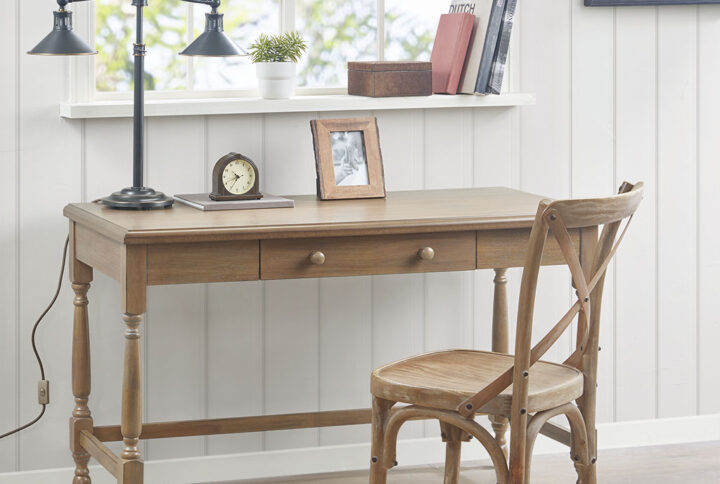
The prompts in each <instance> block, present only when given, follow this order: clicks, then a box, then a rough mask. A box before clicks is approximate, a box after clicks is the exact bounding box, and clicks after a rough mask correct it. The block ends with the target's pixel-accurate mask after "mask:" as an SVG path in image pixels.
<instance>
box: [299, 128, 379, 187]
mask: <svg viewBox="0 0 720 484" xmlns="http://www.w3.org/2000/svg"><path fill="white" fill-rule="evenodd" d="M310 128H311V130H312V135H313V146H314V149H315V167H316V169H317V194H318V197H319V198H320V199H321V200H341V199H352V198H384V197H385V175H384V170H383V161H382V152H381V150H380V135H379V132H378V127H377V119H376V118H349V119H314V120H312V121H310Z"/></svg>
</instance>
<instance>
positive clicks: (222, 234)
mask: <svg viewBox="0 0 720 484" xmlns="http://www.w3.org/2000/svg"><path fill="white" fill-rule="evenodd" d="M294 198H295V202H296V206H295V208H292V209H269V210H252V211H251V210H248V211H221V212H201V211H198V210H195V209H192V208H189V207H186V206H183V205H179V204H178V205H176V206H175V208H173V209H171V210H164V211H149V212H128V211H117V210H110V209H107V208H104V207H102V206H101V205H98V204H92V203H80V204H70V205H68V206H67V207H65V211H64V213H65V215H66V216H67V217H68V218H69V219H70V242H71V243H70V256H71V257H70V261H71V262H70V279H71V281H72V287H73V290H74V292H75V299H74V304H75V315H74V330H73V362H72V363H73V371H72V375H73V379H72V390H73V395H74V396H75V408H74V409H73V412H72V417H71V419H70V448H71V450H72V453H73V458H74V460H75V464H76V470H75V476H76V477H75V481H74V482H75V483H76V484H79V483H88V482H89V479H88V478H87V476H88V470H87V464H88V461H89V459H90V456H93V457H95V458H96V459H97V460H98V461H99V462H100V464H102V465H103V466H104V467H105V468H106V469H107V470H108V471H109V472H111V473H112V474H113V475H114V476H115V477H116V478H117V481H118V482H119V483H125V484H129V483H133V484H139V483H142V481H143V462H142V459H141V455H140V451H139V450H138V441H139V440H140V439H153V438H162V437H180V436H194V435H213V434H226V433H240V432H257V431H263V430H282V429H297V428H309V427H322V426H336V425H356V424H363V423H369V422H370V411H369V409H358V410H339V411H329V412H314V413H304V414H292V415H270V416H258V417H243V418H229V419H215V420H196V421H186V422H164V423H150V424H143V423H142V405H141V402H142V394H141V388H142V387H141V384H140V375H141V369H140V336H141V334H140V326H141V324H142V320H143V313H145V310H146V289H147V286H150V285H161V284H183V283H206V282H228V281H250V280H261V279H263V280H265V279H294V278H303V277H333V276H356V275H371V274H397V273H414V272H444V271H464V270H473V269H495V278H494V281H495V297H494V308H493V335H492V348H493V350H494V351H500V352H508V338H507V334H508V322H507V295H506V289H505V287H506V282H507V279H506V276H505V271H506V269H507V268H508V267H517V266H521V265H522V264H523V262H524V254H525V245H526V241H527V239H528V236H529V233H530V227H531V225H532V221H533V219H534V216H535V212H536V210H537V205H538V202H539V201H540V200H541V197H539V196H537V195H532V194H528V193H523V192H519V191H516V190H511V189H507V188H478V189H461V190H433V191H412V192H397V193H390V194H388V197H387V199H384V200H348V201H332V202H320V201H318V200H317V199H316V198H315V197H311V196H300V197H294ZM572 236H573V239H574V241H575V242H576V243H578V240H579V237H578V234H577V233H573V234H572ZM578 248H579V247H578ZM543 263H544V264H547V265H550V264H561V263H563V259H562V255H561V253H560V251H559V248H558V247H557V246H554V245H553V242H551V241H548V247H547V248H546V253H545V259H544V260H543ZM94 269H96V270H99V271H101V272H103V273H105V274H107V275H108V276H110V277H112V278H114V279H116V280H118V281H119V282H120V284H121V288H122V308H121V313H122V318H123V320H124V321H125V324H126V331H125V358H124V363H123V365H124V375H123V392H122V418H121V424H120V425H119V426H107V427H95V426H93V420H92V416H91V412H90V409H89V407H88V398H89V396H90V341H89V327H88V326H89V321H88V313H87V305H88V299H87V293H88V290H89V288H90V282H91V281H92V277H93V270H94ZM491 420H492V418H491ZM493 428H494V429H495V432H496V439H497V440H498V441H500V442H504V440H505V432H506V430H507V422H506V421H505V420H504V419H501V418H498V419H494V420H493ZM120 440H122V441H123V442H124V447H123V450H122V452H121V454H120V456H116V455H114V454H113V453H112V452H111V451H110V450H109V449H108V448H107V447H106V446H105V445H104V444H103V442H109V441H120Z"/></svg>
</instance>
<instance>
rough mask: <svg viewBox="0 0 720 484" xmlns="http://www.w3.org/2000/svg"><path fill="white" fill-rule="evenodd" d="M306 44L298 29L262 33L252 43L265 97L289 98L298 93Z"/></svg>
mask: <svg viewBox="0 0 720 484" xmlns="http://www.w3.org/2000/svg"><path fill="white" fill-rule="evenodd" d="M306 49H307V44H306V43H305V41H304V40H303V38H302V36H301V35H300V34H298V33H297V32H286V33H283V34H278V35H266V34H260V36H259V37H258V38H257V40H256V41H255V42H254V43H253V44H252V45H250V57H251V58H252V62H253V64H255V72H256V73H257V77H258V87H259V88H260V95H261V96H262V97H263V98H265V99H287V98H289V97H290V96H292V95H293V94H294V93H295V77H296V74H297V62H298V61H299V60H300V57H301V56H302V54H303V52H305V50H306Z"/></svg>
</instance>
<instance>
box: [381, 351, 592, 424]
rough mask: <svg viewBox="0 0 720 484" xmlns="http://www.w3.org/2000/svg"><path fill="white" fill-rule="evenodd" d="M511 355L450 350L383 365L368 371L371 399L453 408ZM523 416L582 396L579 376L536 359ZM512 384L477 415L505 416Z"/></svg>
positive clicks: (486, 381) (485, 382)
mask: <svg viewBox="0 0 720 484" xmlns="http://www.w3.org/2000/svg"><path fill="white" fill-rule="evenodd" d="M513 361H514V358H513V356H512V355H506V354H501V353H492V352H487V351H472V350H452V351H440V352H435V353H427V354H424V355H419V356H414V357H411V358H407V359H405V360H401V361H397V362H395V363H389V364H387V365H385V366H382V367H380V368H378V369H376V370H375V371H373V373H372V377H371V392H372V394H373V395H375V396H376V397H379V398H383V399H386V400H391V401H394V402H402V403H409V404H412V405H420V406H423V407H431V408H438V409H444V410H455V409H456V408H457V407H458V406H459V405H460V404H461V403H462V402H463V401H464V400H465V399H466V398H468V397H470V396H472V395H475V394H476V393H477V392H479V391H480V390H482V389H483V388H484V387H485V386H487V385H488V384H489V383H491V382H492V381H493V380H494V379H495V378H496V377H498V376H500V375H501V374H502V373H503V372H504V371H505V370H507V369H508V368H510V367H511V366H512V365H513ZM529 379H530V380H529V392H528V407H529V408H528V409H527V410H528V412H531V413H532V412H538V411H541V410H547V409H549V408H554V407H557V406H559V405H563V404H565V403H568V402H571V401H573V400H575V399H576V398H578V397H580V396H581V395H582V392H583V375H582V373H581V372H580V371H579V370H577V369H576V368H573V367H570V366H566V365H561V364H558V363H550V362H545V361H538V362H537V363H535V364H534V365H533V366H532V367H531V368H530V376H529ZM511 401H512V385H511V386H510V387H508V388H506V389H505V390H504V391H503V392H502V393H500V394H499V395H498V396H497V397H495V398H494V399H493V400H491V401H490V402H488V404H487V405H485V406H484V407H482V408H481V409H480V412H481V413H490V414H494V415H510V408H511Z"/></svg>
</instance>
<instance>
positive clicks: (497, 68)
mask: <svg viewBox="0 0 720 484" xmlns="http://www.w3.org/2000/svg"><path fill="white" fill-rule="evenodd" d="M516 7H517V0H507V4H506V5H505V15H503V22H502V27H501V29H500V39H499V40H498V48H497V52H496V53H495V59H494V60H493V65H492V70H491V74H490V81H489V82H488V92H489V93H490V94H500V91H501V90H502V83H503V77H505V67H506V65H507V56H508V50H509V49H510V35H511V34H512V28H513V23H514V19H515V10H516Z"/></svg>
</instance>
